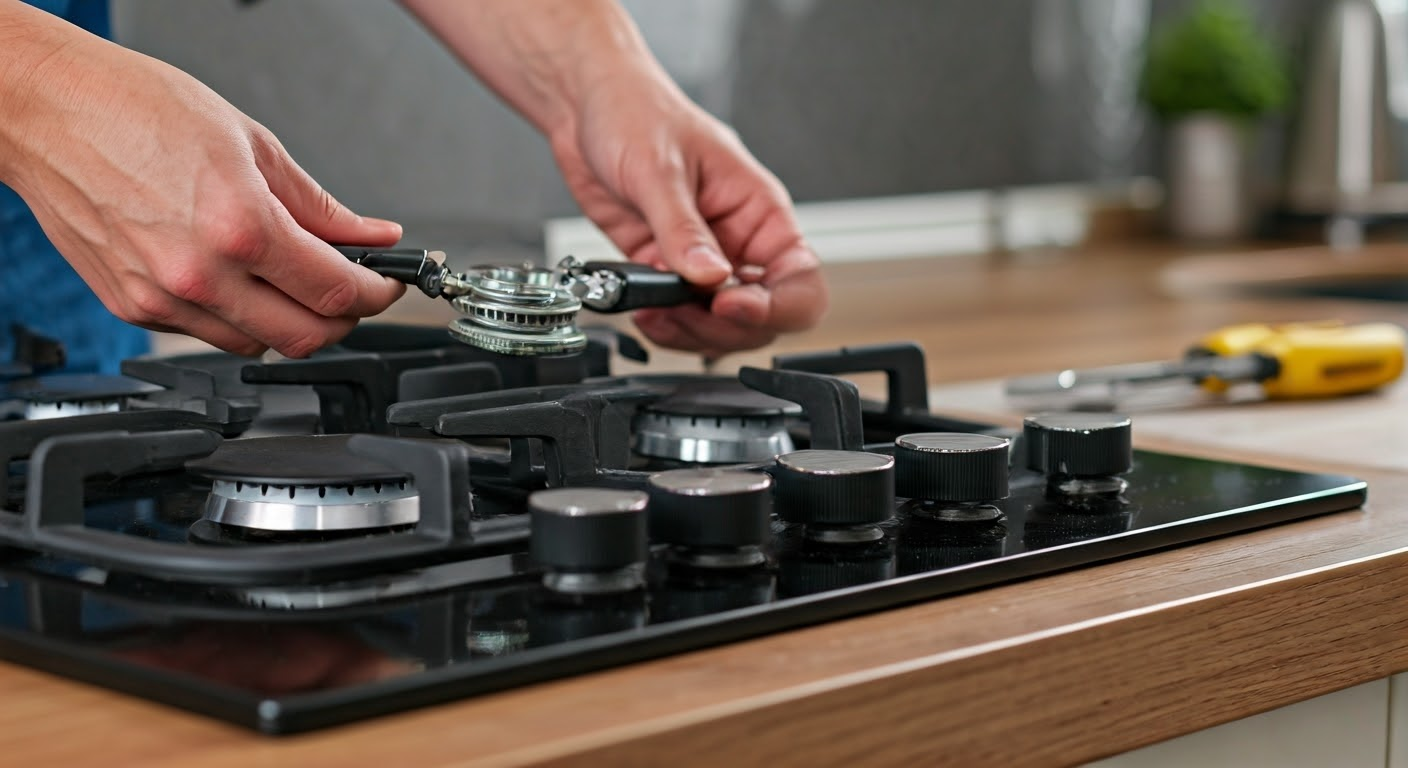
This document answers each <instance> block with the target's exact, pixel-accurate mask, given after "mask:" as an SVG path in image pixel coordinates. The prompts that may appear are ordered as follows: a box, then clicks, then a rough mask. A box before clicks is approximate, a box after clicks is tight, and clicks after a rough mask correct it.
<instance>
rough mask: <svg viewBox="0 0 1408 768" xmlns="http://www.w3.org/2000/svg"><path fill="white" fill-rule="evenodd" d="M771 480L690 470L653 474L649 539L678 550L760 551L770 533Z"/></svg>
mask: <svg viewBox="0 0 1408 768" xmlns="http://www.w3.org/2000/svg"><path fill="white" fill-rule="evenodd" d="M771 516H772V478H770V477H768V476H767V475H765V474H763V473H761V472H743V471H740V470H728V469H713V468H692V469H672V470H669V471H666V472H657V473H655V474H653V475H651V476H650V538H651V539H652V540H654V541H656V542H659V543H661V544H670V545H672V546H676V547H689V548H700V549H704V548H708V549H730V548H738V547H757V546H761V545H762V544H764V543H766V542H767V539H768V533H769V532H770V530H771V520H770V518H771Z"/></svg>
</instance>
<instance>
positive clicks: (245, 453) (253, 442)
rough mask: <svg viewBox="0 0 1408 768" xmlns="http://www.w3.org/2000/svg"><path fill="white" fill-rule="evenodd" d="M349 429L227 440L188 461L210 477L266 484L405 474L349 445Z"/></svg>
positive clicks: (365, 481) (366, 480) (353, 481)
mask: <svg viewBox="0 0 1408 768" xmlns="http://www.w3.org/2000/svg"><path fill="white" fill-rule="evenodd" d="M351 437H352V436H351V435H296V436H278V437H251V438H246V439H244V440H226V441H225V442H223V443H221V444H220V447H219V448H216V449H215V452H214V453H212V454H210V455H209V456H206V457H204V458H200V459H194V460H192V461H188V462H186V468H187V469H189V470H190V471H192V472H194V473H196V474H198V475H201V476H202V477H208V478H210V479H212V480H231V481H239V482H244V483H256V484H257V483H268V484H270V485H289V484H295V485H300V486H310V485H369V484H371V483H376V482H382V483H386V482H391V481H396V480H405V479H407V478H406V476H405V474H403V473H401V472H398V471H396V470H394V469H392V468H391V467H388V466H386V465H385V464H382V463H381V462H378V461H374V460H372V459H368V458H363V457H362V456H359V455H357V454H355V453H352V451H351V450H350V449H348V447H347V441H348V440H349V439H351Z"/></svg>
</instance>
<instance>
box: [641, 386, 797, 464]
mask: <svg viewBox="0 0 1408 768" xmlns="http://www.w3.org/2000/svg"><path fill="white" fill-rule="evenodd" d="M801 412H802V409H801V407H800V406H798V405H797V404H796V403H793V402H789V401H787V400H780V399H778V398H776V397H772V396H771V395H765V394H763V393H762V392H758V391H757V390H754V389H749V388H748V387H746V386H744V385H743V384H742V383H741V382H739V381H738V380H737V379H730V378H700V379H697V380H691V381H685V382H683V383H681V384H680V385H679V386H677V387H676V388H675V389H674V391H673V392H672V393H671V394H669V395H667V396H666V397H664V398H662V399H660V400H657V401H655V402H654V403H651V404H650V405H648V406H646V407H645V408H642V409H641V411H640V413H639V414H637V415H636V418H635V423H634V425H633V427H634V429H633V431H634V432H635V435H636V440H635V450H636V453H639V454H640V455H642V456H649V457H651V458H655V459H671V460H674V461H683V462H688V463H692V464H737V463H744V462H757V461H772V460H773V459H774V458H775V457H776V456H777V455H778V454H781V453H788V452H790V451H792V449H793V445H792V438H791V436H790V435H788V434H787V424H788V421H789V420H790V419H791V418H793V417H795V416H797V415H799V414H800V413H801Z"/></svg>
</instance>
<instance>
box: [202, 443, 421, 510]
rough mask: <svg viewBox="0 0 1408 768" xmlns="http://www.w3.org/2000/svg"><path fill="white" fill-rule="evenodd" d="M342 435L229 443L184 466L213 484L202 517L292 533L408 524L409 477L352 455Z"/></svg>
mask: <svg viewBox="0 0 1408 768" xmlns="http://www.w3.org/2000/svg"><path fill="white" fill-rule="evenodd" d="M349 437H350V436H349V435H303V436H297V437H262V438H249V439H245V440H230V441H227V442H225V443H222V444H221V446H220V447H219V448H217V449H216V450H215V452H214V453H212V454H210V455H209V456H207V457H205V458H201V459H196V460H194V461H190V462H187V464H186V467H187V469H189V470H190V471H192V472H194V473H196V474H198V475H202V476H204V477H208V478H210V479H211V480H212V481H213V482H212V484H211V489H210V496H209V497H208V498H207V499H206V506H205V519H206V520H208V521H210V522H213V523H219V524H221V525H227V526H235V527H238V528H241V529H248V530H257V531H266V532H272V533H290V534H292V533H309V532H316V531H352V530H367V529H385V528H394V527H397V526H404V525H409V524H412V523H415V522H416V520H417V519H419V517H420V500H419V498H418V496H417V494H416V490H415V487H414V485H412V484H411V482H410V480H409V478H407V477H406V476H405V475H404V474H402V473H399V472H397V471H396V470H394V469H391V468H390V467H387V466H385V465H384V464H381V463H379V462H376V461H373V460H371V459H367V458H364V457H361V456H358V455H356V454H354V453H352V452H351V451H350V450H349V449H348V448H347V441H348V439H349Z"/></svg>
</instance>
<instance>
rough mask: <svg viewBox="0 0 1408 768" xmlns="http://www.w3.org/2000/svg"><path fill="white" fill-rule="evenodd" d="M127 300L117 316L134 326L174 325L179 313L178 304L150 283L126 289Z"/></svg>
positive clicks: (130, 286) (129, 286)
mask: <svg viewBox="0 0 1408 768" xmlns="http://www.w3.org/2000/svg"><path fill="white" fill-rule="evenodd" d="M124 293H125V294H126V298H127V300H126V301H125V302H123V305H122V306H121V307H120V308H119V309H120V310H121V311H119V312H118V313H117V316H118V317H119V318H120V319H122V320H124V321H126V322H129V323H132V324H134V325H174V322H173V321H174V320H175V319H176V315H177V313H178V311H179V307H178V305H177V302H176V301H175V300H174V299H173V298H172V297H171V296H170V295H169V294H168V293H166V292H165V291H163V290H161V289H160V288H158V287H156V286H154V285H151V284H150V283H136V284H132V285H128V286H127V287H126V288H125V289H124Z"/></svg>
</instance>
